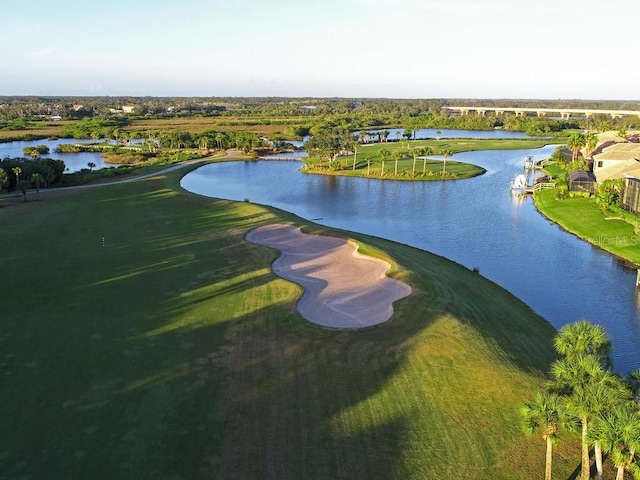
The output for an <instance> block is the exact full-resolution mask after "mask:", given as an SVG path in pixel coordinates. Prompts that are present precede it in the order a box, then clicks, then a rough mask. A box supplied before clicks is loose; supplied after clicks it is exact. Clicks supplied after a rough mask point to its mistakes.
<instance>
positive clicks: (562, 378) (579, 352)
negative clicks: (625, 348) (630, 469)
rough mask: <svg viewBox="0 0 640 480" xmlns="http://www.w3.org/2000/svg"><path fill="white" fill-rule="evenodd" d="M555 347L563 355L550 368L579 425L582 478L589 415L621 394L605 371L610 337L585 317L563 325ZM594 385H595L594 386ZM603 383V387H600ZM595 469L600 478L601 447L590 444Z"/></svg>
mask: <svg viewBox="0 0 640 480" xmlns="http://www.w3.org/2000/svg"><path fill="white" fill-rule="evenodd" d="M554 348H555V350H556V351H557V352H558V353H559V354H560V355H562V356H563V357H564V358H563V359H562V360H559V361H558V362H556V363H555V364H554V365H553V367H552V375H553V376H554V378H555V380H556V382H559V383H560V384H564V388H565V389H566V391H567V392H568V393H569V395H570V396H569V398H568V399H567V401H568V408H569V410H572V411H573V412H574V414H575V417H576V418H578V419H579V420H580V423H581V425H582V478H583V479H585V480H587V479H588V478H589V477H588V475H589V443H588V440H587V437H586V436H587V433H588V424H589V420H590V418H592V417H593V416H594V415H595V414H596V413H598V412H600V411H602V409H605V408H610V407H611V406H612V404H616V403H619V401H621V400H620V399H621V398H622V397H623V396H624V395H625V393H624V391H623V388H622V387H621V386H620V382H619V380H618V379H617V378H614V377H613V376H612V375H611V374H610V373H609V371H608V368H610V367H611V357H610V356H609V354H610V352H611V339H610V338H609V336H608V335H607V332H606V331H605V329H604V328H603V327H602V326H600V325H594V324H592V323H590V322H587V321H586V320H581V321H578V322H575V323H572V324H567V325H565V326H564V327H562V328H561V329H560V331H559V332H558V335H556V337H555V339H554ZM594 385H596V386H597V388H594ZM602 385H604V387H602ZM594 450H595V457H596V469H597V471H598V478H599V479H600V480H602V478H603V473H602V449H601V446H600V444H599V442H595V443H594Z"/></svg>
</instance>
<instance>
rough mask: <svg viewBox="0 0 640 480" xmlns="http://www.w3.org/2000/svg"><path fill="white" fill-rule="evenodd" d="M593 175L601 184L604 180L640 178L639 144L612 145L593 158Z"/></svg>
mask: <svg viewBox="0 0 640 480" xmlns="http://www.w3.org/2000/svg"><path fill="white" fill-rule="evenodd" d="M593 173H594V174H595V176H596V179H597V180H598V183H602V182H604V181H605V180H611V179H614V178H624V177H626V176H631V177H638V178H640V143H631V142H623V143H614V144H613V145H610V146H608V147H606V148H605V149H604V150H602V153H599V154H597V155H594V156H593Z"/></svg>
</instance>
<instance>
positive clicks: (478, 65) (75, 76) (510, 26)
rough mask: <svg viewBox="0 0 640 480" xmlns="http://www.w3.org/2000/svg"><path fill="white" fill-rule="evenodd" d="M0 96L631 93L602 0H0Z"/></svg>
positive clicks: (629, 43) (634, 71)
mask: <svg viewBox="0 0 640 480" xmlns="http://www.w3.org/2000/svg"><path fill="white" fill-rule="evenodd" d="M2 12H3V20H4V22H3V29H2V30H0V58H2V65H3V75H2V76H0V95H3V96H45V95H46V96H156V97H175V96H180V97H196V96H197V97H288V98H291V97H294V98H398V99H410V98H458V99H482V98H487V99H489V98H490V99H512V100H515V99H521V100H522V99H549V100H554V99H555V100H559V99H574V100H577V99H589V100H625V99H633V98H634V97H635V98H637V97H638V93H637V85H638V84H639V83H640V65H638V63H637V62H635V61H634V58H633V55H634V51H633V50H632V48H633V46H634V45H635V43H636V42H635V40H636V39H635V29H636V25H635V23H636V19H637V18H639V16H640V15H639V14H640V4H639V3H637V2H632V1H630V0H614V1H612V2H608V3H607V6H606V7H604V6H603V4H602V3H601V2H596V1H595V0H583V1H578V0H565V1H563V2H558V1H557V0H540V1H539V2H536V3H535V4H527V5H522V4H518V3H515V2H510V1H507V0H480V1H476V2H473V1H471V0H447V1H444V0H440V1H434V0H396V1H395V2H393V4H390V3H389V2H387V1H385V0H326V1H324V2H317V3H309V4H307V3H305V2H294V1H293V0H270V1H268V0H262V1H258V0H186V1H185V2H182V3H181V4H177V3H174V2H166V1H158V0H155V1H152V0H137V1H135V2H131V1H124V0H112V1H110V2H101V3H96V4H93V5H87V3H86V2H82V1H80V0H61V2H55V3H54V2H49V1H44V0H33V1H30V2H24V0H5V2H3V7H2Z"/></svg>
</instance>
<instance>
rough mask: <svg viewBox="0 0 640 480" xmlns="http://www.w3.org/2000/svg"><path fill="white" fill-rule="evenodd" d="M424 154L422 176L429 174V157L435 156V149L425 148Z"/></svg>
mask: <svg viewBox="0 0 640 480" xmlns="http://www.w3.org/2000/svg"><path fill="white" fill-rule="evenodd" d="M422 152H423V153H422V154H423V155H424V159H423V160H422V175H426V174H427V157H428V156H429V155H433V149H432V148H431V147H424V148H423V149H422Z"/></svg>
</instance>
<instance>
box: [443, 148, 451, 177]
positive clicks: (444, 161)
mask: <svg viewBox="0 0 640 480" xmlns="http://www.w3.org/2000/svg"><path fill="white" fill-rule="evenodd" d="M450 156H451V151H450V150H443V151H442V159H443V162H442V175H443V176H444V175H445V174H446V173H447V158H449V157H450Z"/></svg>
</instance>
